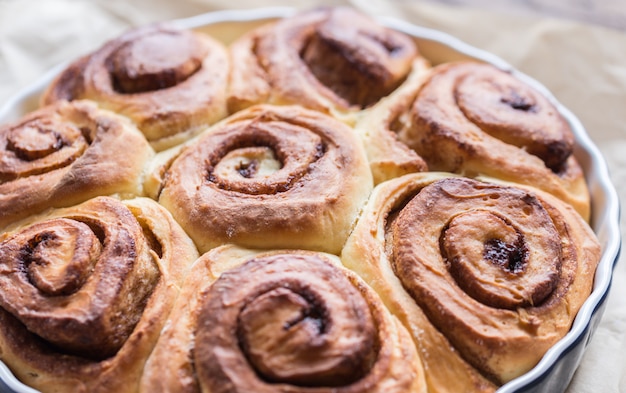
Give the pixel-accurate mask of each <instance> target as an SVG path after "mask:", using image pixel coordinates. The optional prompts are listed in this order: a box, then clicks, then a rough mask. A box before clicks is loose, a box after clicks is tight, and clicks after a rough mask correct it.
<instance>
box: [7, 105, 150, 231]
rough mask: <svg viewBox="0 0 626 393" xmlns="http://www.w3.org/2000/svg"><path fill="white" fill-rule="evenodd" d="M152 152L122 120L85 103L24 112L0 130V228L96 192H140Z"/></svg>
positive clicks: (132, 127) (80, 200) (106, 193)
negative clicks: (25, 113)
mask: <svg viewBox="0 0 626 393" xmlns="http://www.w3.org/2000/svg"><path fill="white" fill-rule="evenodd" d="M153 156H154V151H153V150H152V148H151V147H150V146H149V145H148V143H147V142H146V140H145V138H144V137H143V135H141V133H140V132H139V131H138V130H137V129H136V128H135V127H134V126H133V125H132V124H131V123H130V122H129V121H128V120H127V119H125V118H123V117H121V116H118V115H115V114H113V113H111V112H108V111H105V110H101V109H98V108H97V107H96V106H95V105H94V104H93V103H90V102H88V101H74V102H71V103H70V102H65V101H62V102H59V103H57V104H54V105H51V106H47V107H44V108H41V109H38V110H36V111H34V112H32V113H29V114H27V115H25V116H24V117H23V118H22V119H20V120H19V121H17V122H16V123H14V124H10V125H5V126H3V127H1V128H0V227H4V226H6V225H7V224H8V223H10V222H12V221H15V220H17V219H19V218H23V217H26V216H29V215H31V214H35V213H38V212H41V211H42V210H43V209H45V208H48V207H63V206H71V205H74V204H77V203H80V202H83V201H85V200H87V199H89V198H92V197H95V196H96V195H108V194H122V195H125V194H128V195H142V193H143V190H142V182H143V179H142V177H143V175H144V171H145V168H146V164H147V162H148V161H149V160H150V159H151V158H152V157H153Z"/></svg>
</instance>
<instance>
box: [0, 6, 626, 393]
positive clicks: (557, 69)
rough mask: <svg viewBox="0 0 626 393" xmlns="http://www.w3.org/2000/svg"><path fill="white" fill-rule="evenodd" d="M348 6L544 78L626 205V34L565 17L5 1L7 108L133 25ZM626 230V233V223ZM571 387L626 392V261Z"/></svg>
mask: <svg viewBox="0 0 626 393" xmlns="http://www.w3.org/2000/svg"><path fill="white" fill-rule="evenodd" d="M321 4H332V5H337V4H349V5H352V6H354V7H356V8H358V9H361V10H362V11H365V12H368V13H371V14H375V15H387V16H393V17H398V18H403V19H405V20H407V21H409V22H412V23H414V24H418V25H422V26H426V27H431V28H435V29H438V30H441V31H444V32H447V33H450V34H452V35H454V36H457V37H458V38H460V39H462V40H464V41H466V42H468V43H470V44H472V45H474V46H477V47H479V48H482V49H485V50H487V51H490V52H492V53H494V54H496V55H498V56H500V57H502V58H503V59H504V60H506V61H508V62H509V63H511V64H512V65H513V66H515V67H517V68H518V69H520V70H521V71H523V72H525V73H526V74H528V75H530V76H532V77H534V78H535V79H537V80H539V81H540V82H542V83H543V84H544V85H546V87H548V89H550V90H551V91H552V92H553V94H554V95H555V96H556V97H557V99H559V100H560V101H561V102H562V103H563V104H564V105H565V106H566V107H568V108H569V109H570V110H571V111H572V112H574V113H575V114H576V115H577V116H578V117H579V119H580V120H581V121H582V123H583V124H584V126H585V127H586V128H587V131H588V133H589V134H590V136H591V139H592V140H593V141H594V142H595V143H596V144H597V145H598V147H599V148H600V150H601V151H602V152H603V154H604V155H605V158H606V160H607V161H608V163H609V168H610V171H611V176H612V179H613V181H614V184H615V186H616V187H617V189H618V192H619V194H620V199H621V203H622V206H626V50H625V48H626V34H624V33H622V32H619V31H617V30H610V29H606V28H601V27H597V26H590V25H584V24H580V23H574V22H568V21H564V20H556V19H548V18H540V17H531V16H523V17H522V16H519V17H517V16H514V15H512V14H509V13H492V12H486V11H478V10H472V9H463V8H453V7H450V6H443V5H433V4H423V3H420V2H417V1H409V0H395V1H394V0H389V1H383V0H352V1H346V0H344V1H328V0H326V1H306V0H301V1H270V0H254V1H253V0H246V1H233V0H177V1H169V0H154V1H149V0H134V1H128V0H103V1H69V0H46V1H39V0H0V105H2V104H4V102H5V101H6V100H7V98H8V97H10V96H12V95H13V94H15V93H16V92H17V91H19V89H22V88H24V87H25V86H28V85H29V84H30V83H33V82H34V81H35V80H36V79H37V78H39V77H40V76H41V75H42V74H43V73H44V72H45V71H46V70H48V69H49V68H51V67H52V66H54V65H56V64H58V63H61V62H65V61H69V60H72V59H74V58H76V57H77V56H79V55H82V54H84V53H87V52H89V51H91V50H94V49H96V48H97V47H98V46H99V45H100V44H102V43H103V42H104V41H105V40H107V39H109V38H112V37H114V36H116V35H117V34H119V33H120V32H122V31H123V30H125V29H127V28H129V27H131V26H137V25H142V24H146V23H149V22H153V21H160V20H169V19H173V18H181V17H188V16H192V15H195V14H199V13H204V12H208V11H215V10H220V9H227V8H231V9H237V8H256V7H262V6H291V7H299V8H308V7H313V6H315V5H321ZM621 226H622V233H624V232H625V230H624V228H625V225H624V221H623V220H622V225H621ZM624 255H626V253H622V258H621V259H622V261H620V263H618V265H617V268H616V270H615V275H614V283H613V287H612V290H611V293H610V297H609V300H608V305H607V308H606V311H605V313H604V317H603V318H602V322H601V324H600V326H599V327H598V329H597V331H596V334H595V335H594V338H593V339H592V342H591V343H590V346H589V347H588V349H587V351H586V353H585V356H584V358H583V360H582V364H581V366H580V367H579V369H578V371H577V372H576V374H575V376H574V379H573V381H572V383H571V385H570V387H569V388H568V390H567V392H568V393H580V392H625V391H626V264H625V263H624V261H623V259H624Z"/></svg>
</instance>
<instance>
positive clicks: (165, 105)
mask: <svg viewBox="0 0 626 393" xmlns="http://www.w3.org/2000/svg"><path fill="white" fill-rule="evenodd" d="M228 68H229V60H228V55H227V51H226V48H225V47H224V45H223V44H221V43H220V42H218V41H216V40H214V39H213V38H211V37H209V36H208V35H205V34H201V33H197V32H193V31H190V30H179V29H175V28H172V27H170V26H168V25H165V24H161V25H151V26H146V27H141V28H136V29H133V30H129V31H127V32H126V33H124V34H122V35H121V36H119V37H117V38H115V39H113V40H111V41H109V42H107V43H106V44H105V45H103V46H102V47H101V48H100V49H98V50H96V51H95V52H93V53H91V54H89V55H86V56H84V57H83V58H81V59H79V60H77V61H76V62H74V63H72V64H71V65H70V66H69V67H68V68H67V69H66V70H64V71H63V72H62V73H61V74H60V75H59V76H58V77H57V79H56V80H55V81H54V82H53V83H52V84H51V85H50V86H49V87H48V89H47V91H46V92H45V93H44V95H43V97H42V102H43V103H44V104H49V103H52V102H56V101H59V100H75V99H80V98H87V99H91V100H94V101H96V102H98V104H99V105H101V106H102V107H104V108H107V109H110V110H112V111H115V112H119V113H121V114H124V115H126V116H128V117H130V118H131V119H132V120H133V121H134V122H135V123H136V124H137V126H138V127H139V129H140V130H141V131H142V132H143V133H144V134H145V135H146V137H147V139H148V140H149V141H150V142H152V144H153V146H154V147H155V148H156V149H157V150H162V149H164V148H167V147H170V146H172V145H174V144H176V143H180V142H181V141H182V140H184V139H187V138H189V136H190V135H191V134H193V133H197V132H198V130H197V128H199V127H203V126H206V125H208V124H212V123H214V122H215V121H217V120H219V119H221V118H222V117H224V116H225V115H226V101H225V100H226V97H225V94H226V84H227V79H228Z"/></svg>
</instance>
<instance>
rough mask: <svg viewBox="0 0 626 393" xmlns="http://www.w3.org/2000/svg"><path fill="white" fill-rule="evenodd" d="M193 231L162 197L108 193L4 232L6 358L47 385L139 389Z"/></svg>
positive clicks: (1, 342) (0, 297) (2, 344)
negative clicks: (112, 195) (180, 221)
mask: <svg viewBox="0 0 626 393" xmlns="http://www.w3.org/2000/svg"><path fill="white" fill-rule="evenodd" d="M197 257H198V255H197V250H196V249H195V247H194V245H193V243H192V242H191V240H190V239H189V238H188V237H187V236H186V235H185V233H184V232H183V231H182V229H181V228H180V227H179V226H178V224H176V222H175V221H174V220H173V219H172V217H171V215H170V214H169V213H168V212H167V211H166V210H165V209H163V208H162V207H160V206H159V205H158V204H157V203H156V202H154V201H152V200H150V199H147V198H137V199H132V200H127V201H124V202H120V201H119V200H117V199H114V198H110V197H98V198H95V199H91V200H89V201H87V202H85V203H83V204H80V205H77V206H74V207H69V208H63V209H57V210H53V211H50V212H47V213H46V214H44V215H40V216H35V217H31V218H29V219H27V220H25V221H23V222H20V223H19V225H16V226H14V227H12V229H10V230H9V231H7V232H6V233H4V234H2V236H1V237H0V349H1V351H0V359H1V360H2V361H3V362H5V363H6V364H7V365H8V366H9V368H10V369H11V370H12V371H13V373H15V375H16V376H17V377H18V378H19V379H20V380H21V381H23V382H24V383H26V384H27V385H29V386H31V387H34V388H36V389H39V390H40V391H42V392H58V391H85V392H87V391H88V392H105V391H106V392H110V391H116V392H132V391H136V390H137V385H138V383H139V378H140V376H141V373H142V369H143V366H144V363H145V360H146V358H147V357H148V355H149V354H150V352H151V350H152V348H153V346H154V344H155V343H156V340H157V338H158V336H159V333H160V330H161V328H162V326H163V324H164V322H165V320H166V318H167V315H168V313H169V311H170V309H171V307H172V305H173V303H174V300H175V298H176V295H177V293H178V287H180V285H181V283H182V279H183V276H184V274H185V272H186V270H187V268H188V267H189V266H190V265H191V263H192V262H193V261H194V260H195V259H196V258H197Z"/></svg>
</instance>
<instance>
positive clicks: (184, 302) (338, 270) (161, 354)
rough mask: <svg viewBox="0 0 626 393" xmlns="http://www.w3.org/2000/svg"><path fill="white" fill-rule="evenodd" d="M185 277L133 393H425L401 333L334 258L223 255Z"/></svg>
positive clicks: (224, 250)
mask: <svg viewBox="0 0 626 393" xmlns="http://www.w3.org/2000/svg"><path fill="white" fill-rule="evenodd" d="M188 277H189V278H188V279H187V280H186V281H185V284H184V285H185V286H184V287H183V289H182V293H181V296H180V298H179V300H178V303H179V304H180V307H175V309H176V310H177V311H176V312H174V313H173V314H172V317H171V318H170V323H169V324H168V326H167V328H166V329H165V330H164V332H163V335H162V337H161V339H160V340H159V343H158V344H157V346H156V348H155V350H154V352H153V354H152V355H151V357H150V359H149V360H148V363H147V366H146V370H145V374H144V377H143V379H142V384H141V391H146V392H148V391H165V392H170V391H171V392H174V391H175V392H197V391H203V392H212V393H217V392H224V393H225V392H233V393H234V392H294V393H295V392H310V391H315V392H337V393H340V392H408V391H411V392H419V391H425V389H424V388H425V385H424V381H423V370H422V369H421V363H420V360H419V358H418V357H417V353H416V351H415V348H414V347H413V345H412V344H411V338H410V336H409V334H408V332H407V331H406V330H405V329H404V328H403V326H402V325H401V324H400V323H399V322H398V321H397V320H396V319H395V318H394V317H392V316H391V314H390V313H389V312H388V310H386V309H385V308H384V306H383V305H382V303H381V302H380V298H378V296H377V295H376V293H375V292H374V291H373V290H372V289H371V288H369V287H368V286H367V285H366V284H365V283H364V282H363V281H361V280H360V279H359V278H358V276H357V275H356V274H354V273H352V272H350V271H348V270H347V269H345V268H343V267H342V266H341V262H340V261H339V259H338V258H337V257H336V256H334V255H330V254H324V253H319V252H313V251H302V250H276V251H268V252H259V251H252V250H247V249H241V248H238V247H232V246H223V247H218V248H216V249H214V250H212V251H211V252H209V253H208V254H205V255H204V256H203V257H201V258H200V259H199V260H198V261H197V262H196V263H195V264H194V266H193V268H192V273H191V274H190V275H189V276H188ZM163 370H168V372H167V373H166V374H168V375H165V376H164V375H163Z"/></svg>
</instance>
